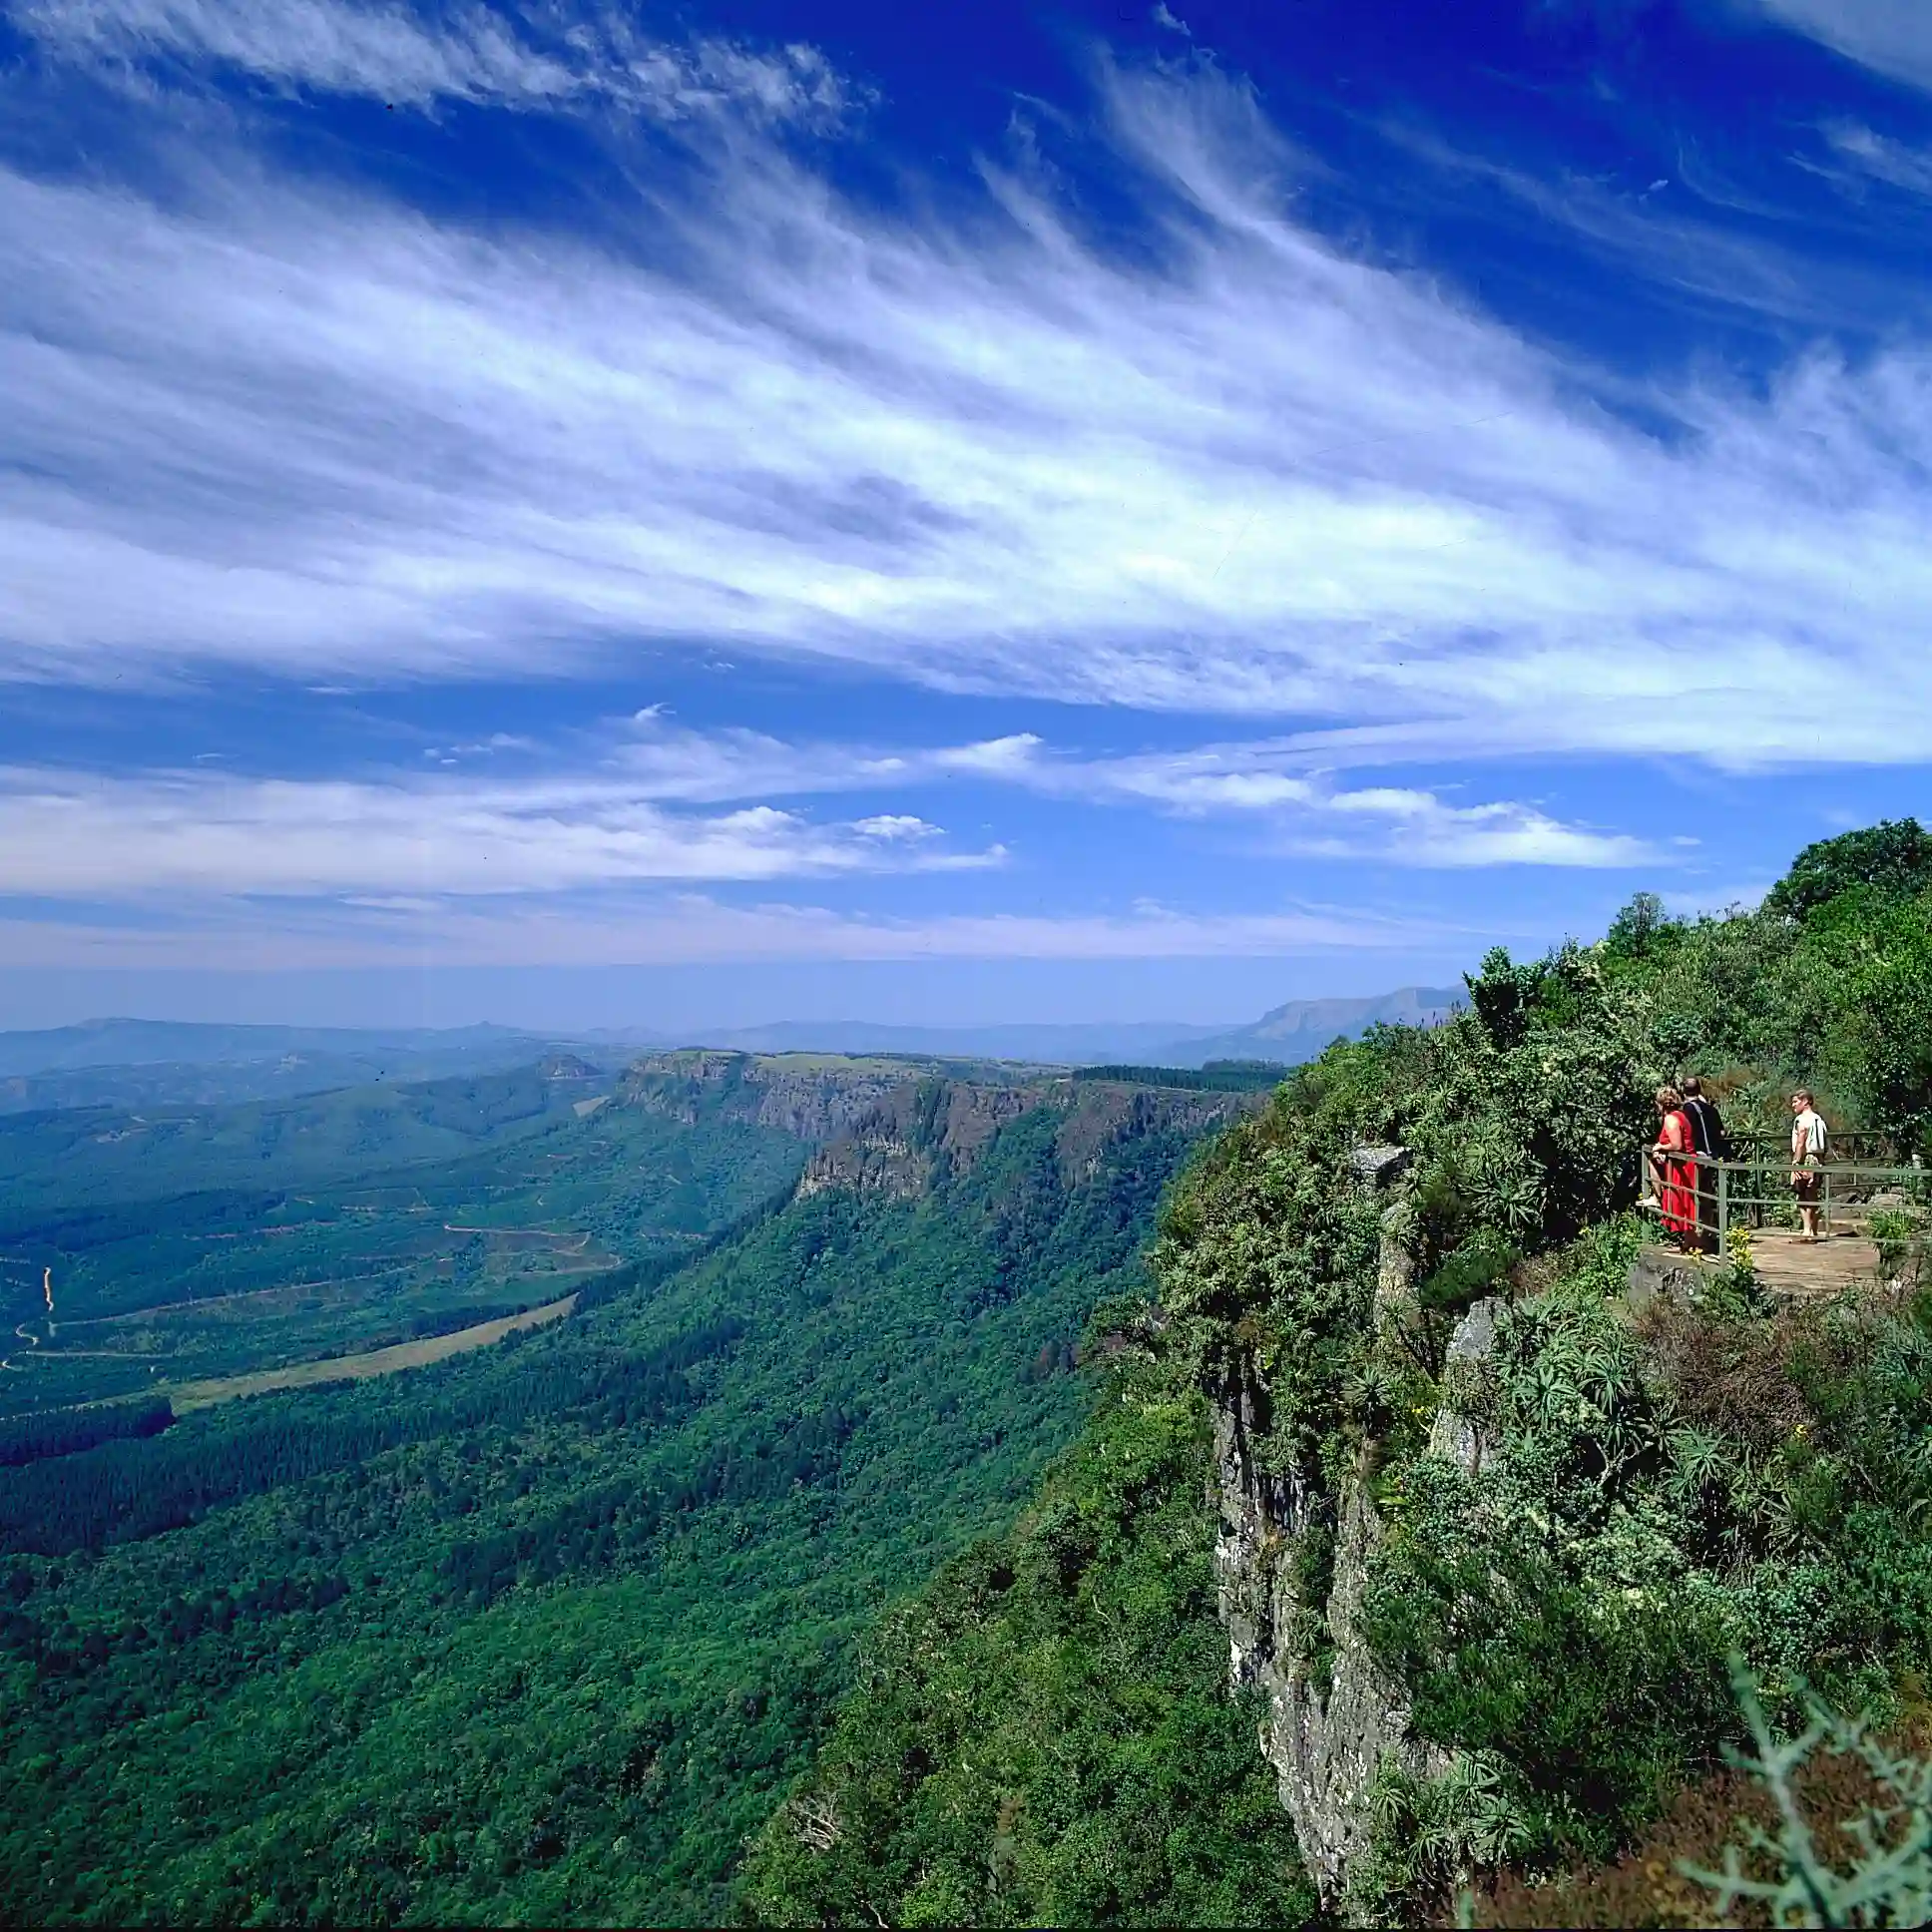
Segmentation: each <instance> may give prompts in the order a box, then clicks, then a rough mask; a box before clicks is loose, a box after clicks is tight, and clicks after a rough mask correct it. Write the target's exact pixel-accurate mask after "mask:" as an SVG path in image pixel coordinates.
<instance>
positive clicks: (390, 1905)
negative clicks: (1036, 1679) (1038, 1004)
mask: <svg viewBox="0 0 1932 1932" xmlns="http://www.w3.org/2000/svg"><path fill="white" fill-rule="evenodd" d="M945 1101H946V1095H945V1091H944V1090H943V1088H941V1087H940V1086H938V1085H936V1084H935V1085H934V1086H933V1088H932V1091H931V1093H930V1095H929V1096H928V1097H927V1098H925V1099H918V1100H916V1104H914V1105H912V1106H910V1107H909V1108H908V1109H907V1110H906V1111H907V1113H908V1116H909V1118H910V1119H911V1120H912V1122H913V1123H914V1128H913V1134H914V1142H915V1145H914V1146H913V1147H912V1148H911V1150H910V1153H911V1154H912V1155H915V1156H919V1157H920V1158H923V1159H926V1160H927V1162H928V1166H929V1172H930V1173H931V1175H932V1177H933V1178H932V1182H931V1185H930V1187H929V1188H928V1189H927V1190H926V1191H925V1192H923V1193H920V1194H918V1195H915V1196H909V1197H908V1196H905V1195H903V1194H884V1193H877V1192H869V1193H868V1192H864V1191H859V1190H854V1189H851V1188H845V1187H819V1188H816V1189H814V1190H812V1191H809V1192H804V1193H801V1194H800V1195H798V1196H797V1197H796V1198H795V1199H789V1200H787V1199H783V1198H782V1197H780V1198H779V1199H777V1200H775V1201H774V1202H773V1203H772V1204H771V1205H770V1206H769V1207H767V1208H765V1209H764V1210H762V1211H758V1212H753V1213H751V1214H749V1215H747V1216H745V1217H744V1219H743V1221H742V1223H741V1224H740V1225H739V1226H738V1227H737V1228H736V1229H735V1230H731V1231H728V1232H727V1233H726V1234H725V1235H724V1237H723V1238H721V1239H717V1240H715V1241H714V1242H713V1243H712V1244H711V1245H710V1247H709V1251H707V1252H705V1253H703V1254H702V1255H700V1256H699V1257H698V1258H697V1259H696V1260H695V1261H693V1262H691V1264H689V1265H686V1266H684V1267H682V1268H678V1269H668V1268H666V1267H662V1266H660V1267H657V1268H655V1269H652V1268H638V1269H636V1270H635V1271H634V1272H627V1273H626V1274H625V1275H623V1276H617V1275H613V1276H611V1277H610V1278H609V1279H608V1280H607V1281H605V1282H604V1283H603V1284H602V1292H601V1294H600V1295H599V1296H598V1297H596V1298H595V1299H594V1301H593V1302H592V1303H591V1305H588V1306H587V1307H584V1308H583V1309H582V1310H581V1311H580V1313H579V1314H578V1315H577V1316H575V1317H574V1318H573V1319H571V1320H570V1321H569V1322H567V1323H565V1324H563V1325H562V1326H560V1327H558V1328H554V1329H545V1330H540V1331H535V1332H531V1333H528V1334H525V1335H521V1336H517V1337H514V1338H512V1339H510V1340H508V1341H506V1342H504V1343H503V1344H500V1345H499V1346H498V1347H496V1348H494V1349H491V1350H489V1351H487V1352H485V1353H481V1354H478V1355H473V1356H469V1357H466V1358H463V1359H461V1360H458V1361H453V1362H450V1363H447V1364H444V1365H442V1366H440V1367H436V1368H429V1369H424V1370H420V1371H415V1372H412V1373H409V1374H406V1375H401V1376H396V1377H392V1378H390V1379H387V1380H384V1381H373V1382H365V1383H359V1384H355V1385H348V1386H340V1387H334V1388H329V1389H323V1390H315V1391H312V1392H306V1393H301V1394H288V1395H277V1396H269V1397H257V1398H252V1399H249V1400H245V1401H238V1402H234V1403H231V1404H229V1405H227V1406H225V1407H221V1408H216V1409H210V1410H207V1411H204V1412H199V1413H197V1414H193V1415H189V1416H187V1417H185V1418H183V1419H182V1420H180V1421H178V1422H176V1423H175V1425H174V1426H173V1427H171V1428H168V1429H167V1430H166V1431H165V1432H164V1433H160V1434H150V1433H147V1432H146V1431H147V1430H148V1428H149V1426H150V1420H149V1419H148V1418H146V1417H144V1416H142V1415H141V1414H139V1413H138V1412H137V1411H134V1410H128V1411H124V1413H125V1414H127V1416H128V1418H129V1419H128V1428H127V1432H126V1433H124V1434H122V1435H119V1436H117V1437H115V1438H113V1439H110V1440H103V1441H98V1442H95V1443H93V1444H92V1446H87V1447H79V1448H76V1447H74V1446H73V1443H72V1442H71V1440H70V1441H68V1442H52V1443H50V1442H48V1441H46V1440H41V1441H39V1442H38V1443H28V1444H25V1445H24V1446H17V1447H19V1450H20V1452H19V1453H18V1454H17V1455H16V1458H15V1459H16V1461H17V1463H18V1464H19V1466H17V1467H15V1468H13V1469H11V1470H9V1471H8V1479H7V1484H6V1487H5V1490H4V1493H3V1494H0V1525H4V1528H3V1529H0V1541H4V1544H5V1546H6V1547H7V1548H8V1549H10V1550H11V1551H12V1552H13V1554H12V1556H11V1557H10V1558H7V1559H5V1560H4V1563H5V1567H4V1568H3V1569H0V1711H3V1712H4V1724H3V1725H0V1738H4V1742H3V1743H0V1753H3V1754H0V1788H3V1789H4V1791H5V1795H6V1800H7V1801H6V1805H5V1820H6V1822H5V1825H4V1827H3V1828H0V1911H4V1914H5V1916H6V1917H7V1918H9V1919H11V1920H19V1919H22V1918H31V1919H33V1920H35V1921H47V1920H66V1919H75V1918H85V1919H93V1920H97V1921H108V1922H114V1923H126V1922H134V1921H142V1922H150V1921H160V1920H167V1921H181V1920H184V1919H186V1920H193V1921H221V1922H242V1921H253V1922H262V1921H276V1922H279V1921H283V1920H288V1919H303V1918H315V1919H330V1920H337V1921H341V1920H346V1921H350V1922H398V1921H413V1922H423V1923H429V1922H448V1921H452V1920H466V1921H486V1922H496V1923H511V1922H521V1923H559V1922H587V1923H616V1922H628V1923H652V1922H659V1923H662V1922H676V1923H702V1922H712V1921H715V1920H717V1919H719V1918H721V1917H723V1916H725V1915H726V1914H727V1913H728V1912H729V1910H730V1909H731V1894H730V1881H731V1874H732V1871H733V1868H734V1866H735V1864H736V1861H737V1859H738V1856H739V1853H740V1848H741V1845H742V1843H743V1841H744V1840H745V1839H746V1837H747V1836H748V1835H749V1834H751V1833H752V1832H753V1831H754V1830H755V1829H756V1827H757V1826H758V1824H759V1822H760V1821H761V1819H762V1818H763V1816H764V1814H765V1813H766V1811H768V1809H769V1808H770V1805H771V1803H772V1802H773V1801H774V1794H775V1793H776V1792H777V1791H778V1789H779V1788H780V1787H781V1786H782V1785H783V1784H784V1783H785V1782H786V1781H787V1780H789V1779H790V1778H791V1777H792V1776H794V1775H795V1774H796V1772H797V1770H798V1767H799V1766H800V1765H801V1764H802V1763H804V1762H807V1761H808V1760H809V1758H810V1755H811V1751H812V1749H813V1746H814V1744H815V1741H816V1738H817V1737H818V1735H819V1733H820V1731H821V1729H822V1728H823V1726H824V1724H825V1722H826V1721H827V1719H828V1717H829V1713H830V1711H831V1709H832V1707H833V1704H834V1702H835V1699H836V1696H837V1694H838V1692H839V1691H840V1690H841V1689H842V1687H843V1686H844V1685H845V1683H846V1682H847V1681H848V1678H849V1674H850V1670H851V1663H852V1656H853V1648H854V1644H855V1641H856V1639H857V1637H858V1636H859V1634H860V1633H861V1632H863V1631H865V1630H866V1629H868V1628H869V1627H870V1626H871V1625H872V1624H873V1622H874V1621H875V1619H876V1617H877V1615H878V1613H879V1611H880V1609H881V1608H882V1607H883V1606H884V1605H885V1604H887V1603H889V1602H891V1601H892V1600H894V1599H895V1598H898V1597H900V1596H902V1595H903V1594H904V1593H906V1592H907V1591H909V1590H911V1589H912V1588H914V1587H915V1586H917V1585H918V1584H919V1583H920V1582H922V1581H923V1580H924V1579H925V1578H926V1577H928V1576H929V1575H930V1574H931V1573H932V1572H933V1571H934V1570H935V1569H937V1568H938V1567H940V1566H941V1565H943V1564H944V1563H945V1562H946V1561H947V1560H949V1559H950V1558H951V1557H952V1556H954V1555H955V1554H956V1553H957V1552H958V1551H959V1550H960V1549H961V1548H962V1547H963V1546H965V1545H966V1544H968V1543H970V1542H971V1541H972V1540H973V1539H974V1538H975V1537H978V1536H981V1535H984V1534H986V1533H989V1532H991V1531H994V1530H996V1529H997V1528H998V1527H999V1526H1000V1525H1001V1524H1003V1523H1004V1522H1006V1521H1007V1520H1009V1519H1010V1517H1011V1516H1012V1514H1013V1512H1014V1511H1015V1510H1016V1509H1017V1508H1018V1507H1019V1505H1020V1504H1021V1503H1022V1502H1023V1500H1024V1499H1025V1497H1026V1496H1027V1494H1028V1493H1029V1492H1030V1490H1031V1488H1032V1486H1033V1484H1034V1482H1035V1480H1036V1479H1037V1477H1038V1474H1039V1471H1040V1469H1041V1467H1042V1464H1043V1463H1044V1461H1045V1460H1046V1459H1047V1458H1048V1457H1050V1456H1051V1455H1052V1454H1053V1453H1054V1452H1055V1451H1056V1450H1057V1449H1059V1448H1060V1447H1062V1446H1063V1445H1064V1444H1065V1443H1066V1442H1067V1441H1069V1440H1070V1438H1071V1437H1072V1436H1073V1435H1074V1433H1075V1432H1076V1431H1077V1430H1078V1428H1079V1426H1080V1421H1081V1417H1082V1414H1083V1412H1084V1410H1085V1408H1086V1406H1087V1396H1086V1389H1087V1379H1086V1378H1085V1377H1084V1376H1083V1375H1082V1374H1080V1373H1079V1372H1078V1371H1077V1367H1076V1361H1077V1351H1078V1348H1079V1344H1080V1338H1081V1335H1082V1333H1083V1328H1084V1325H1085V1324H1086V1322H1087V1319H1088V1316H1089V1314H1090V1312H1091V1310H1092V1309H1093V1307H1094V1305H1095V1303H1096V1301H1097V1300H1099V1299H1101V1298H1104V1297H1109V1296H1113V1297H1117V1298H1118V1297H1123V1296H1125V1297H1127V1298H1128V1299H1129V1300H1133V1299H1135V1298H1136V1297H1144V1296H1145V1285H1144V1283H1145V1277H1144V1275H1143V1273H1142V1262H1141V1255H1142V1253H1143V1250H1144V1248H1145V1246H1146V1243H1147V1241H1148V1238H1149V1236H1150V1235H1151V1233H1152V1230H1153V1226H1154V1221H1155V1214H1156V1209H1157V1207H1158V1203H1159V1201H1160V1199H1161V1197H1162V1193H1163V1190H1164V1189H1165V1188H1166V1186H1167V1185H1168V1183H1169V1181H1170V1180H1171V1178H1172V1176H1173V1175H1174V1174H1175V1172H1176V1171H1177V1170H1178V1168H1179V1167H1180V1165H1181V1164H1182V1162H1183V1161H1184V1159H1185V1157H1186V1154H1187V1152H1188V1149H1189V1147H1190V1145H1191V1144H1192V1140H1193V1139H1194V1138H1195V1137H1198V1135H1199V1133H1200V1131H1201V1128H1202V1126H1203V1124H1204V1121H1205V1120H1206V1119H1207V1117H1208V1114H1209V1113H1210V1111H1211V1110H1207V1109H1204V1107H1203V1104H1202V1102H1201V1099H1200V1097H1198V1096H1187V1095H1178V1096H1175V1097H1174V1100H1173V1104H1172V1105H1164V1104H1158V1103H1156V1102H1154V1101H1153V1100H1152V1099H1150V1102H1149V1104H1147V1105H1145V1106H1142V1107H1140V1108H1127V1109H1123V1108H1121V1107H1120V1106H1118V1105H1117V1104H1116V1103H1115V1102H1114V1101H1113V1100H1111V1099H1110V1097H1109V1096H1108V1095H1107V1094H1105V1093H1091V1094H1090V1093H1087V1092H1086V1090H1083V1091H1082V1094H1075V1093H1074V1092H1072V1091H1071V1090H1067V1089H1063V1090H1061V1091H1060V1093H1059V1094H1058V1096H1057V1097H1056V1096H1055V1095H1053V1094H1049V1093H1044V1092H1036V1093H1032V1094H1030V1095H1028V1096H1026V1097H1025V1098H1024V1099H1023V1100H1021V1101H1018V1102H1015V1103H1012V1105H1011V1108H1010V1110H1009V1112H1010V1118H1004V1120H1003V1124H1002V1125H1001V1126H1000V1127H999V1128H998V1131H997V1132H995V1133H993V1134H992V1135H991V1137H990V1138H988V1139H986V1140H984V1141H983V1142H979V1143H975V1144H974V1147H973V1149H972V1151H971V1158H970V1159H969V1158H966V1156H965V1155H964V1154H962V1153H961V1151H960V1150H958V1149H953V1150H951V1151H950V1152H948V1150H947V1149H946V1148H944V1147H943V1146H941V1145H940V1142H939V1138H938V1137H939V1136H940V1135H941V1133H942V1131H943V1130H944V1126H945V1123H946V1122H947V1121H948V1120H949V1119H956V1118H958V1117H960V1115H961V1112H962V1110H961V1109H960V1108H958V1107H954V1108H953V1109H952V1110H951V1112H950V1113H949V1111H948V1107H947V1106H946V1104H945ZM1215 1104H1216V1105H1218V1106H1220V1107H1221V1108H1222V1115H1221V1116H1220V1118H1225V1116H1226V1114H1228V1113H1231V1112H1232V1111H1234V1109H1235V1107H1236V1106H1237V1104H1238V1103H1237V1102H1235V1101H1233V1100H1229V1101H1226V1102H1217V1103H1215ZM594 1118H602V1114H601V1113H600V1115H599V1116H597V1117H594ZM922 1136H923V1137H924V1139H923V1140H922V1139H921V1137H922ZM519 1145H520V1146H522V1145H534V1143H527V1144H526V1143H519ZM82 1413H86V1412H82ZM55 1421H56V1419H55V1418H53V1417H45V1416H43V1417H39V1418H36V1419H35V1421H34V1424H33V1426H34V1427H36V1428H39V1429H42V1430H45V1429H47V1428H49V1427H52V1426H54V1425H55ZM16 1426H17V1427H24V1426H25V1425H16ZM63 1448H65V1449H68V1450H69V1453H48V1451H50V1450H53V1451H59V1450H61V1449H63ZM29 1451H31V1452H32V1454H33V1455H34V1456H35V1458H36V1459H32V1460H29V1459H28V1452H29ZM1192 1668H1193V1669H1194V1678H1193V1679H1192V1680H1191V1682H1192V1683H1193V1685H1194V1689H1195V1691H1196V1692H1197V1693H1198V1694H1201V1695H1202V1696H1203V1698H1204V1701H1203V1713H1204V1714H1203V1717H1202V1722H1203V1723H1204V1724H1205V1725H1206V1726H1207V1727H1208V1728H1210V1729H1211V1727H1212V1725H1213V1723H1214V1721H1215V1720H1216V1716H1217V1713H1218V1712H1219V1710H1220V1708H1221V1706H1220V1705H1219V1703H1218V1702H1217V1700H1216V1699H1215V1698H1213V1697H1212V1696H1207V1695H1206V1694H1205V1692H1204V1691H1203V1686H1204V1685H1205V1684H1206V1683H1207V1679H1206V1678H1204V1677H1203V1676H1202V1673H1203V1672H1204V1671H1206V1670H1207V1661H1206V1654H1205V1653H1203V1654H1202V1656H1201V1657H1199V1658H1197V1659H1195V1660H1194V1666H1193V1667H1192Z"/></svg>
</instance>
